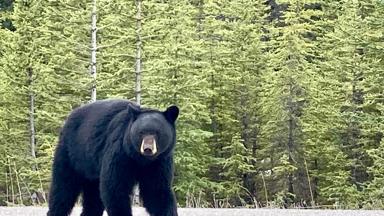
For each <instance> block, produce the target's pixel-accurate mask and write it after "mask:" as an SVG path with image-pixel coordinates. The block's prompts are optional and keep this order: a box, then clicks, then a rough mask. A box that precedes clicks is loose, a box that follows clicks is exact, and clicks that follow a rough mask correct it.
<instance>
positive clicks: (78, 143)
mask: <svg viewBox="0 0 384 216" xmlns="http://www.w3.org/2000/svg"><path fill="white" fill-rule="evenodd" d="M178 114H179V110H178V108H177V107H175V106H172V107H169V108H168V109H167V110H166V111H165V112H160V111H157V110H152V109H141V108H140V107H139V106H137V105H135V104H134V103H132V102H129V101H127V100H102V101H97V102H94V103H91V104H88V105H85V106H82V107H80V108H78V109H76V110H74V111H73V112H72V113H71V114H70V116H69V117H68V119H67V121H66V123H65V125H64V127H63V129H62V131H61V134H60V139H59V144H58V146H57V149H56V152H55V157H54V162H53V173H52V185H51V191H50V194H49V212H48V216H67V215H69V214H70V212H71V210H72V208H73V206H74V204H75V202H76V200H77V197H78V196H79V194H80V193H82V194H83V212H82V214H81V215H82V216H101V215H102V213H103V210H104V209H106V210H107V212H108V215H109V216H129V215H132V212H131V203H130V200H131V199H130V196H131V194H132V189H133V187H134V185H135V184H139V188H140V195H141V198H142V200H143V204H144V207H145V208H146V209H147V211H148V212H149V213H150V215H153V216H176V215H177V208H176V199H175V196H174V193H173V191H172V188H171V186H172V180H173V149H174V146H175V140H176V132H175V124H174V123H175V121H176V119H177V117H178ZM148 133H150V134H154V135H156V141H157V144H158V153H157V154H156V155H155V156H154V157H148V156H143V155H142V154H140V145H141V141H140V140H141V139H142V136H144V135H146V134H148Z"/></svg>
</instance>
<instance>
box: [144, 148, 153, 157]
mask: <svg viewBox="0 0 384 216" xmlns="http://www.w3.org/2000/svg"><path fill="white" fill-rule="evenodd" d="M144 155H152V149H150V148H145V149H144Z"/></svg>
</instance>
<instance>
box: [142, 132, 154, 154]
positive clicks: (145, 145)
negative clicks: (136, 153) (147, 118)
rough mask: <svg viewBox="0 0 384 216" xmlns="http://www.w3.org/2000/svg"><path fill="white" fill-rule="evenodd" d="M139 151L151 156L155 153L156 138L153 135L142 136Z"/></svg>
mask: <svg viewBox="0 0 384 216" xmlns="http://www.w3.org/2000/svg"><path fill="white" fill-rule="evenodd" d="M140 153H141V154H142V155H144V156H153V155H155V154H156V153H157V146H156V139H155V136H153V135H147V136H144V137H143V141H142V142H141V147H140Z"/></svg>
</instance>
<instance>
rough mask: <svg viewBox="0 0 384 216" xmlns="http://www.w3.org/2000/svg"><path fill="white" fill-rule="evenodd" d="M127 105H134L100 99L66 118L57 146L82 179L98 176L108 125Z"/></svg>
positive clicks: (117, 100)
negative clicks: (62, 150)
mask: <svg viewBox="0 0 384 216" xmlns="http://www.w3.org/2000/svg"><path fill="white" fill-rule="evenodd" d="M129 105H133V106H137V105H136V104H134V103H132V102H130V101H128V100H122V99H108V100H100V101H96V102H93V103H90V104H87V105H84V106H81V107H79V108H77V109H75V110H74V111H72V113H71V114H70V115H69V116H68V119H67V121H66V122H65V124H64V127H63V130H62V132H61V138H60V139H61V142H60V144H61V145H64V146H65V148H66V149H67V152H68V156H69V158H70V160H71V164H72V166H73V168H74V169H75V170H76V171H78V172H79V173H82V174H83V175H84V177H86V178H89V179H95V178H97V177H98V176H99V172H100V166H101V160H102V156H103V151H104V147H105V144H106V139H107V135H108V126H109V124H110V123H111V121H112V120H113V119H114V118H117V117H118V116H119V114H124V112H128V106H129ZM138 109H139V108H138ZM127 124H128V122H127Z"/></svg>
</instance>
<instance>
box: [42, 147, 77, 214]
mask: <svg viewBox="0 0 384 216" xmlns="http://www.w3.org/2000/svg"><path fill="white" fill-rule="evenodd" d="M81 183H82V178H81V177H80V176H79V175H78V174H77V173H76V171H75V170H74V169H73V168H72V167H71V166H70V164H69V158H68V155H67V152H66V151H65V149H64V148H63V146H58V148H57V150H56V153H55V158H54V161H53V171H52V184H51V188H50V192H49V211H48V214H47V215H48V216H68V215H70V213H71V211H72V208H73V206H74V205H75V203H76V200H77V197H78V196H79V194H80V192H81V189H82V188H81V186H82V184H81Z"/></svg>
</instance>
